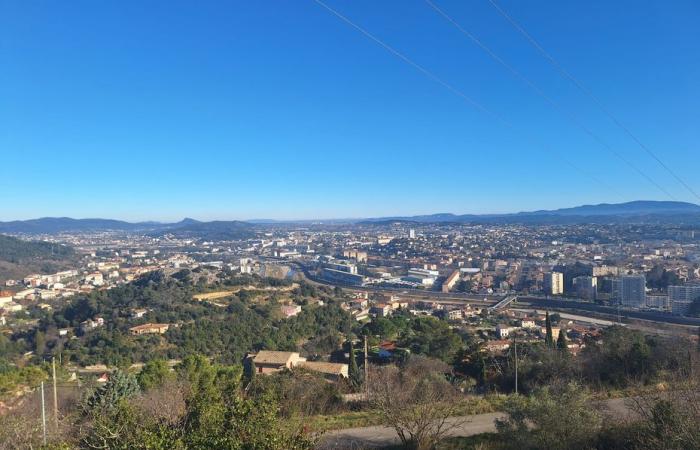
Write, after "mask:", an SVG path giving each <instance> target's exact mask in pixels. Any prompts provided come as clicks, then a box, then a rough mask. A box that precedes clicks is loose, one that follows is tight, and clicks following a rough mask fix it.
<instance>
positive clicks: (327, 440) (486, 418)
mask: <svg viewBox="0 0 700 450" xmlns="http://www.w3.org/2000/svg"><path fill="white" fill-rule="evenodd" d="M499 417H503V414H502V413H489V414H477V415H474V416H465V417H455V418H452V419H450V424H451V425H454V426H455V428H454V429H452V430H450V431H451V433H450V435H451V436H472V435H475V434H481V433H488V432H491V431H495V430H496V428H495V425H494V421H495V420H496V419H497V418H499ZM397 443H399V437H398V436H397V435H396V431H395V430H394V429H393V428H390V427H384V426H373V427H362V428H347V429H345V430H336V431H331V432H329V433H327V434H326V435H324V436H323V438H322V439H321V443H320V444H319V446H318V448H319V449H321V450H329V449H353V450H355V449H357V450H359V449H366V448H379V447H386V446H388V445H392V444H397Z"/></svg>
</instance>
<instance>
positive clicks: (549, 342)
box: [544, 311, 554, 348]
mask: <svg viewBox="0 0 700 450" xmlns="http://www.w3.org/2000/svg"><path fill="white" fill-rule="evenodd" d="M544 323H545V327H546V329H547V334H546V335H545V337H544V344H545V345H546V346H547V347H549V348H554V335H553V334H552V320H551V319H550V318H549V311H547V315H546V316H545V320H544Z"/></svg>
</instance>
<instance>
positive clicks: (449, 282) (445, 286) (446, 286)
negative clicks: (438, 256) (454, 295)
mask: <svg viewBox="0 0 700 450" xmlns="http://www.w3.org/2000/svg"><path fill="white" fill-rule="evenodd" d="M458 281H459V270H455V271H454V272H452V273H451V274H450V276H449V277H447V279H445V281H444V283H442V292H450V291H451V290H452V288H453V287H454V286H455V284H457V282H458Z"/></svg>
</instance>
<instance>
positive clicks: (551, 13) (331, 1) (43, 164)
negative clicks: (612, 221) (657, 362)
mask: <svg viewBox="0 0 700 450" xmlns="http://www.w3.org/2000/svg"><path fill="white" fill-rule="evenodd" d="M324 1H326V2H327V4H328V5H329V6H331V7H332V8H335V9H336V10H338V11H339V12H341V13H342V14H344V15H345V16H347V17H348V18H349V19H350V20H352V21H353V22H355V23H356V24H358V25H360V26H362V27H364V28H366V29H367V30H368V31H369V32H371V33H373V34H374V35H376V36H377V37H378V38H379V39H381V40H383V41H384V42H386V43H387V44H389V45H391V46H392V47H394V48H395V49H397V50H398V51H400V52H402V53H403V54H405V55H406V56H408V57H409V58H411V59H412V60H413V61H415V62H416V63H418V64H420V65H421V66H423V67H425V68H426V69H428V70H430V71H431V72H432V73H434V74H435V75H437V76H438V77H440V78H441V79H443V80H444V81H446V82H448V83H449V84H451V85H452V86H455V87H456V88H457V89H459V90H460V91H462V92H463V93H465V94H466V95H468V96H470V97H471V98H473V99H474V100H476V101H477V102H479V103H481V104H482V105H484V106H485V107H486V108H488V109H489V110H491V111H494V112H496V113H497V114H499V115H501V116H502V117H504V118H505V119H506V120H507V121H508V122H510V123H512V125H513V127H512V128H511V127H506V126H504V125H503V124H501V123H499V122H498V121H497V120H494V119H493V118H492V117H490V116H488V115H486V114H484V113H482V112H480V111H478V110H477V109H475V108H473V107H472V106H470V105H469V104H468V103H466V102H465V101H464V100H463V99H461V98H459V97H458V96H457V95H454V94H453V93H451V92H450V91H449V90H447V89H446V88H445V87H443V86H441V85H440V84H438V83H435V82H434V81H432V80H430V79H429V78H427V77H426V76H425V75H424V74H422V73H420V72H419V71H418V70H416V69H415V68H413V67H411V66H409V65H408V64H406V63H405V62H403V61H401V60H400V59H399V58H397V57H396V56H394V55H392V54H390V53H389V52H387V51H386V50H385V49H383V48H381V47H380V46H379V45H377V44H376V43H374V42H372V41H371V40H370V39H368V38H367V37H365V36H363V35H361V34H360V33H359V32H358V31H357V30H354V29H352V28H351V27H350V26H348V25H347V24H346V23H343V22H342V21H340V20H339V19H338V18H337V17H335V16H333V15H331V14H330V13H329V12H328V11H326V10H325V9H323V8H322V7H321V6H319V5H318V4H317V3H315V2H314V1H312V0H308V1H307V0H299V1H261V2H218V1H205V2H192V1H182V2H180V1H172V0H169V1H148V2H136V1H112V2H107V1H105V2H94V1H87V0H86V1H70V2H64V1H57V0H56V1H32V2H27V1H24V0H4V1H2V2H0V161H1V162H0V164H1V166H0V167H2V171H0V175H1V176H0V192H2V208H0V220H11V219H26V218H34V217H41V216H72V217H109V218H121V219H127V220H143V219H157V220H174V219H179V218H182V217H184V216H189V217H195V218H199V219H214V218H218V219H250V218H331V217H335V218H340V217H367V216H382V215H394V214H420V213H433V212H455V213H486V212H512V211H520V210H531V209H541V208H555V207H564V206H573V205H577V204H582V203H599V202H618V201H625V200H635V199H658V200H668V199H670V198H669V196H667V195H666V194H664V193H663V192H661V191H660V190H659V189H658V188H656V187H655V186H654V185H653V184H651V183H649V182H648V181H647V180H645V179H644V178H643V177H641V176H640V175H639V174H637V173H636V172H635V171H634V170H632V169H631V168H630V167H628V166H627V165H625V163H623V162H621V161H620V160H619V159H617V158H616V157H615V156H613V155H611V154H610V153H609V152H608V151H607V150H606V149H605V148H604V147H603V146H602V145H600V144H599V143H598V142H596V141H595V140H594V139H591V137H590V136H588V135H586V134H585V133H584V132H582V131H581V130H580V129H579V128H577V127H576V126H575V125H573V124H572V122H571V121H570V120H568V119H567V118H566V116H564V115H563V114H561V113H558V112H557V111H555V110H554V109H552V108H551V107H550V105H548V104H547V102H546V101H545V100H543V99H542V98H541V97H539V96H538V95H537V94H536V93H535V92H533V91H532V90H531V89H529V88H528V87H527V85H525V84H524V83H523V82H522V81H521V80H518V79H517V78H515V77H514V76H513V75H512V74H510V73H509V72H507V71H506V70H505V69H504V68H503V67H502V66H500V65H498V64H497V63H496V62H494V61H493V60H492V59H490V58H489V56H488V55H486V54H485V53H484V52H483V51H482V50H480V49H479V48H478V47H477V46H475V45H474V44H473V43H472V42H470V41H469V40H468V39H467V38H466V37H465V36H464V35H462V34H460V33H459V31H457V30H456V29H455V28H454V27H453V26H452V25H450V24H449V23H448V22H447V21H446V20H445V19H444V18H442V17H440V16H439V15H438V14H436V12H435V11H434V10H432V9H431V8H430V7H429V6H428V5H427V4H426V3H425V2H424V1H423V0H403V1H374V0H353V1H349V0H342V1H341V0H324ZM434 1H435V3H436V4H437V5H439V6H440V7H441V8H442V9H444V10H445V11H446V12H447V13H448V14H450V16H451V17H453V18H454V19H455V20H456V21H458V22H459V23H460V25H461V26H463V27H464V28H465V29H468V30H469V31H470V32H472V33H473V34H474V35H476V36H477V37H478V38H479V39H481V40H482V41H483V42H484V43H485V44H486V45H488V46H489V47H491V48H492V49H493V51H494V52H496V53H497V54H498V55H499V56H500V57H502V58H503V59H504V60H506V61H508V63H509V64H511V65H512V66H513V67H515V68H517V70H519V71H520V72H521V73H523V74H524V75H525V76H527V77H528V78H529V79H531V80H532V81H533V82H534V83H536V84H537V85H539V86H541V87H542V88H543V90H544V91H546V93H547V95H549V96H550V97H551V98H552V99H554V100H555V101H556V102H557V103H559V104H561V105H562V108H563V109H564V110H566V111H570V112H572V113H573V114H575V115H576V116H577V117H580V121H581V123H584V124H585V126H586V127H588V128H589V129H591V130H593V131H594V133H595V134H596V135H597V136H600V138H601V139H602V140H604V141H605V142H606V143H607V144H608V145H610V146H611V147H612V148H614V149H615V151H616V152H618V153H620V154H621V155H623V157H625V158H626V159H628V160H631V161H633V162H634V164H635V165H636V166H637V167H638V168H639V169H640V170H642V171H643V172H644V173H646V174H647V175H648V176H650V177H651V178H653V179H654V180H655V181H656V182H657V183H658V184H659V185H661V186H662V187H663V188H664V189H666V190H667V191H668V192H669V193H670V194H671V196H672V197H673V198H675V199H678V200H685V201H694V200H695V201H697V199H696V198H693V197H692V195H691V194H690V193H689V192H688V191H687V190H685V189H684V188H683V186H682V185H680V184H679V183H678V182H677V181H676V180H674V179H673V177H672V176H671V175H669V174H668V173H667V172H665V171H664V170H663V169H662V168H661V167H660V166H659V165H658V164H657V163H656V162H655V161H654V160H653V159H651V158H650V157H649V156H648V155H646V154H644V153H643V152H642V150H641V149H640V148H639V147H637V146H636V145H635V144H634V142H632V141H631V140H630V139H629V138H627V137H626V136H625V135H624V133H623V132H622V131H621V130H620V129H619V128H617V127H615V126H614V125H613V124H612V123H611V122H610V120H608V118H607V117H606V116H605V115H604V114H603V113H602V112H601V111H600V110H598V109H597V108H596V107H595V105H594V104H593V103H592V102H591V100H590V98H588V97H586V96H585V95H583V94H581V92H580V91H578V90H577V89H576V88H575V87H574V86H573V85H572V84H571V83H569V82H567V81H566V80H564V79H563V78H562V77H561V76H559V74H558V73H557V72H556V71H555V70H554V69H553V68H552V66H550V65H549V64H548V63H547V62H546V61H545V60H544V59H543V58H542V57H541V56H540V55H539V54H538V53H537V52H536V50H534V49H533V47H532V46H530V45H529V44H528V43H527V41H526V40H525V39H523V37H522V36H521V35H520V34H518V33H517V31H515V30H514V28H513V27H512V26H511V25H510V24H509V23H508V22H506V21H505V20H504V19H503V17H501V16H500V15H499V14H498V13H497V12H496V10H495V9H494V8H493V7H492V6H491V5H490V4H489V2H488V0H465V1H452V0H450V1H448V0H434ZM498 3H499V4H500V5H501V6H502V7H503V8H504V9H505V10H506V11H508V12H509V13H510V14H511V15H512V16H513V17H514V18H515V19H516V20H517V21H519V22H520V23H521V24H522V25H523V26H524V27H525V28H526V29H527V30H528V32H529V33H530V34H531V35H533V36H534V37H535V38H536V39H537V40H538V41H539V42H540V43H541V44H542V45H543V47H544V48H546V49H547V51H548V52H549V53H551V54H552V55H553V56H554V57H555V58H557V59H558V61H559V62H560V63H561V64H562V65H563V66H564V67H565V68H566V69H567V70H569V71H570V72H571V73H573V74H574V75H575V76H576V77H577V78H578V79H579V80H581V81H582V82H583V83H584V84H585V85H586V86H587V87H588V88H590V90H591V91H592V92H594V93H595V94H596V95H597V96H598V97H599V98H600V99H601V100H602V101H603V103H604V104H605V105H606V106H607V107H608V108H609V109H610V110H611V111H612V112H613V113H614V114H615V116H616V117H618V118H619V119H620V120H622V121H623V122H624V123H625V124H626V125H627V126H628V127H629V128H630V129H631V130H632V131H633V132H634V133H635V134H636V135H637V136H638V137H639V138H640V139H641V140H642V141H643V142H644V143H645V144H646V145H647V146H648V147H649V148H651V149H653V151H654V152H656V154H657V155H658V156H659V157H660V158H661V159H663V161H664V162H665V163H667V164H668V166H669V167H671V168H672V169H673V170H674V171H675V172H676V173H677V174H678V175H679V176H680V177H681V178H683V179H684V180H685V181H686V182H688V184H690V185H691V186H692V188H693V189H695V191H696V192H697V191H700V177H698V173H700V156H698V155H700V151H699V150H698V142H700V139H699V138H700V127H699V126H698V123H700V113H699V112H698V105H700V87H699V84H698V82H697V80H698V79H700V58H699V57H698V55H699V54H700V27H698V26H697V23H698V21H699V19H700V3H698V2H696V1H694V0H678V1H674V2H666V1H644V2H639V1H630V0H623V1H615V2H610V1H607V0H593V1H588V2H581V1H572V0H564V1H557V2H552V1H541V0H531V1H516V0H500V1H499V2H498ZM561 155H563V156H564V158H566V159H568V160H570V161H571V162H573V163H574V165H575V166H576V167H578V168H579V169H582V170H583V171H584V172H587V173H589V174H593V177H594V178H595V179H596V180H599V181H601V182H600V183H599V182H597V181H594V180H593V179H592V178H591V177H589V176H586V175H583V174H582V173H580V172H579V171H578V170H575V169H572V168H571V167H570V166H569V165H567V164H566V163H565V162H563V161H562V159H561Z"/></svg>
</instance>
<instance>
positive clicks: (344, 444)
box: [318, 399, 632, 450]
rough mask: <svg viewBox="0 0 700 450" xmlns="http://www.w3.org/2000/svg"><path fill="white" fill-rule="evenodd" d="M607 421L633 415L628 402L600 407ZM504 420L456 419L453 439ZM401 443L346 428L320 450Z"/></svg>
mask: <svg viewBox="0 0 700 450" xmlns="http://www.w3.org/2000/svg"><path fill="white" fill-rule="evenodd" d="M599 409H600V410H601V412H602V413H603V414H604V416H605V417H608V418H610V419H611V420H622V419H625V418H628V417H630V415H631V414H632V412H631V411H630V408H629V407H628V406H627V400H626V399H612V400H607V401H605V402H603V403H602V404H600V405H599ZM501 417H504V414H503V413H488V414H476V415H473V416H464V417H455V418H452V419H450V423H451V424H453V425H454V428H453V429H452V430H450V433H449V434H450V436H462V437H465V436H473V435H476V434H481V433H489V432H494V431H496V425H495V420H496V419H498V418H501ZM397 443H399V438H398V436H397V435H396V431H394V429H393V428H390V427H385V426H371V427H361V428H346V429H344V430H335V431H330V432H328V433H326V434H325V435H324V436H323V438H322V439H321V442H320V443H319V445H318V449H319V450H331V449H337V450H341V449H343V450H345V449H348V450H360V449H370V448H380V447H386V446H388V445H392V444H397Z"/></svg>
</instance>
